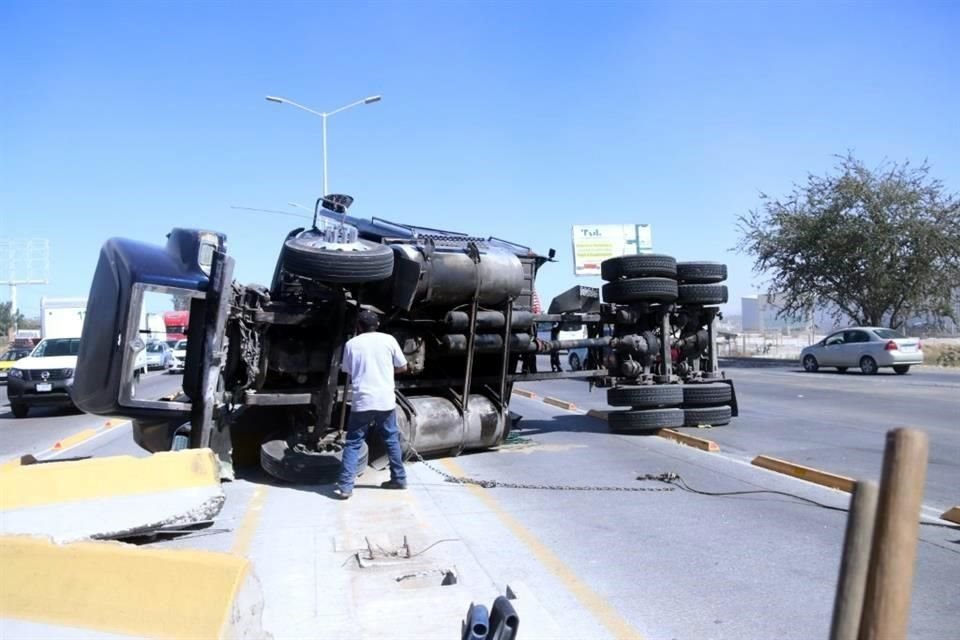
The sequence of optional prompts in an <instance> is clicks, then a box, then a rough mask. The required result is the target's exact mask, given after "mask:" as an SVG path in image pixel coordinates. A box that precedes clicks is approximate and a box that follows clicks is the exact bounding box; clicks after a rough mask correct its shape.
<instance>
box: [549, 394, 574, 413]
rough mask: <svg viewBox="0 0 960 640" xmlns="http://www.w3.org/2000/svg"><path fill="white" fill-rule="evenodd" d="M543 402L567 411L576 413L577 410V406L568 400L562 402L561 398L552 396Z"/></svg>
mask: <svg viewBox="0 0 960 640" xmlns="http://www.w3.org/2000/svg"><path fill="white" fill-rule="evenodd" d="M543 401H544V402H545V403H547V404H552V405H553V406H555V407H560V408H561V409H566V410H567V411H575V410H576V408H577V405H575V404H573V403H572V402H567V401H566V400H561V399H559V398H552V397H550V396H546V397H545V398H544V399H543Z"/></svg>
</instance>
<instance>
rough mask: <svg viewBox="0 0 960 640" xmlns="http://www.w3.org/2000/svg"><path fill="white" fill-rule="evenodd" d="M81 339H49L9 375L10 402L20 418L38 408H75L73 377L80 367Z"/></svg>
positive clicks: (20, 362)
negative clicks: (51, 406) (34, 407)
mask: <svg viewBox="0 0 960 640" xmlns="http://www.w3.org/2000/svg"><path fill="white" fill-rule="evenodd" d="M79 352H80V338H47V339H45V340H42V341H41V342H40V344H38V345H37V346H36V348H35V349H34V350H33V351H32V352H31V353H30V355H29V356H27V357H26V358H21V359H20V360H18V361H17V363H16V365H15V366H14V367H12V368H11V369H10V371H9V374H8V376H7V399H8V400H9V401H10V410H11V411H12V412H13V415H14V416H15V417H17V418H25V417H27V414H28V413H29V411H30V407H32V406H37V405H63V406H72V405H73V399H72V397H71V392H72V389H73V374H74V371H75V370H76V368H77V354H78V353H79Z"/></svg>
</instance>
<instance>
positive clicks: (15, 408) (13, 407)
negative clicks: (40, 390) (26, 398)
mask: <svg viewBox="0 0 960 640" xmlns="http://www.w3.org/2000/svg"><path fill="white" fill-rule="evenodd" d="M10 411H11V412H12V413H13V417H14V418H26V417H27V414H28V413H30V407H29V406H27V405H25V404H23V403H20V402H11V403H10Z"/></svg>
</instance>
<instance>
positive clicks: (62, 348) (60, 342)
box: [31, 338, 80, 358]
mask: <svg viewBox="0 0 960 640" xmlns="http://www.w3.org/2000/svg"><path fill="white" fill-rule="evenodd" d="M78 353H80V338H56V339H50V340H44V341H43V342H41V343H40V344H38V345H37V348H36V349H34V350H33V353H32V354H31V355H32V356H33V357H34V358H50V357H53V356H75V355H77V354H78Z"/></svg>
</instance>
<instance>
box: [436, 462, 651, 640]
mask: <svg viewBox="0 0 960 640" xmlns="http://www.w3.org/2000/svg"><path fill="white" fill-rule="evenodd" d="M440 464H442V465H443V466H444V467H446V469H447V471H448V472H450V473H451V474H453V475H455V476H462V475H464V472H463V469H461V468H460V465H458V464H457V463H456V462H454V461H453V460H450V459H445V460H440ZM466 488H467V490H468V491H470V493H472V494H473V495H474V496H476V497H477V498H478V499H479V500H480V501H481V502H483V503H484V504H485V505H486V506H487V508H488V509H490V511H491V512H493V513H494V514H495V515H496V516H497V517H498V518H499V519H500V521H501V522H502V523H503V524H504V525H505V526H506V527H507V529H509V530H510V532H511V533H512V534H513V535H514V537H515V538H517V540H520V541H521V542H522V543H524V544H525V545H527V548H529V549H530V551H531V552H532V553H533V556H534V557H535V558H536V559H537V560H538V561H539V562H540V564H541V565H543V566H544V567H546V568H547V569H548V570H549V571H550V572H551V573H553V575H554V576H556V577H557V578H558V579H559V580H560V582H561V583H562V584H563V585H564V586H565V587H566V588H567V589H568V590H569V591H570V592H571V593H572V594H573V596H574V597H575V598H576V599H577V600H578V601H579V602H580V604H581V605H582V606H583V607H584V609H586V610H587V611H589V612H590V613H591V614H592V615H593V617H595V618H596V619H597V621H599V622H600V624H601V625H603V626H604V627H605V628H606V629H607V631H609V632H610V634H611V635H612V636H613V637H615V638H617V639H618V640H642V638H643V636H641V635H640V634H639V633H638V632H637V630H636V629H634V628H633V627H632V626H631V625H630V623H629V622H627V621H626V620H625V619H624V618H623V616H621V615H620V613H619V612H618V611H617V610H616V609H614V608H613V607H612V606H610V604H608V603H607V601H606V600H604V599H603V598H602V597H601V596H600V594H598V593H597V592H596V591H594V590H593V589H591V588H590V587H589V586H588V585H587V584H586V583H585V582H583V581H582V580H581V579H580V578H579V577H578V576H577V574H576V573H574V571H573V569H571V568H570V567H568V566H567V565H566V564H565V563H564V562H563V560H561V559H560V558H559V557H558V556H557V555H556V554H555V553H553V552H552V551H550V549H548V548H547V547H546V546H544V545H543V543H541V542H540V540H538V539H537V537H536V536H535V535H533V533H531V532H530V530H528V529H527V528H526V527H524V526H523V525H522V524H520V521H518V520H517V519H516V518H514V517H513V516H512V515H510V514H509V513H507V512H506V511H505V510H504V509H503V507H501V506H500V503H499V502H497V501H496V499H494V498H493V497H491V495H490V494H489V493H488V492H487V490H486V489H481V488H480V487H476V486H472V485H466Z"/></svg>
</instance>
